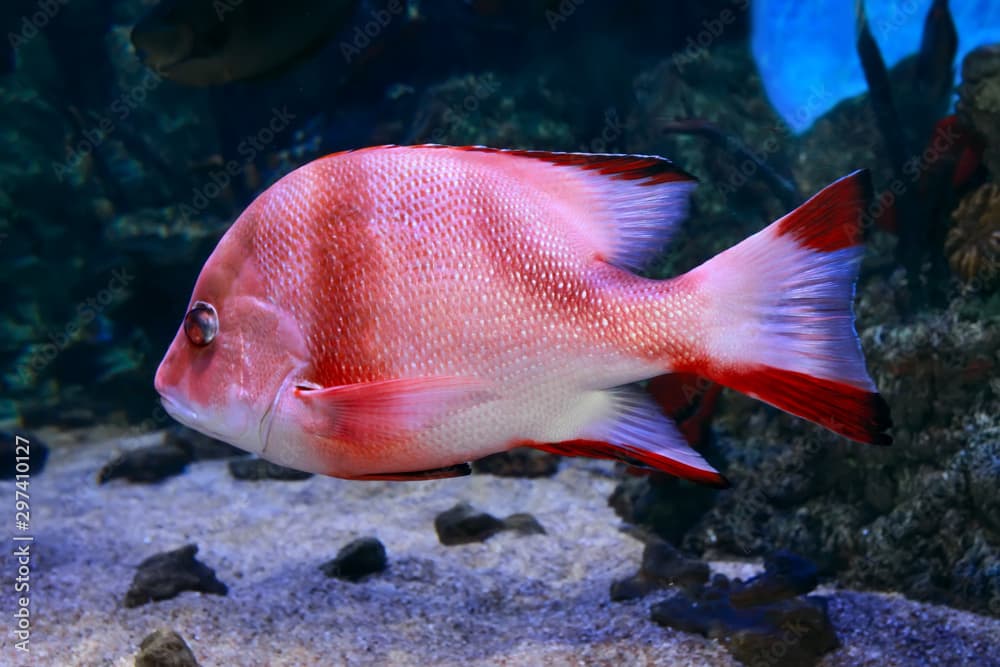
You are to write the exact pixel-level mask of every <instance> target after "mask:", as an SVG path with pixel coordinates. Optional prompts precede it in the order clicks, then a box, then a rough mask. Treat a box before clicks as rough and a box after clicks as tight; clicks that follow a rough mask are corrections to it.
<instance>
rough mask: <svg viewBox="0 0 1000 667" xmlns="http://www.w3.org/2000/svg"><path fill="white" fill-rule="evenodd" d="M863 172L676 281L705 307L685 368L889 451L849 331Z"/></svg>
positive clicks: (885, 410)
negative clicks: (695, 351) (692, 358)
mask: <svg viewBox="0 0 1000 667" xmlns="http://www.w3.org/2000/svg"><path fill="white" fill-rule="evenodd" d="M869 196H870V181H869V177H868V174H867V172H864V171H858V172H855V173H853V174H851V175H849V176H845V177H844V178H841V179H840V180H838V181H836V182H834V183H833V184H831V185H829V186H827V187H826V188H824V189H823V190H822V191H820V192H819V193H818V194H816V195H815V196H813V197H812V198H811V199H810V200H809V201H807V202H805V203H804V204H802V206H800V207H799V208H797V209H795V210H794V211H792V212H790V213H788V214H787V215H786V216H784V217H783V218H781V219H780V220H778V221H776V222H774V223H773V224H771V225H770V226H768V227H766V228H765V229H763V230H762V231H760V232H758V233H757V234H754V235H753V236H751V237H749V238H747V239H745V240H744V241H743V242H741V243H739V244H738V245H736V246H733V247H732V248H730V249H728V250H726V251H724V252H722V253H720V254H718V255H716V256H715V257H713V258H712V259H710V260H709V261H707V262H705V263H704V264H702V265H701V266H699V267H698V268H696V269H694V270H693V271H691V272H690V273H688V274H686V275H685V276H683V277H682V278H681V279H680V280H683V281H685V282H687V283H688V284H689V285H690V286H691V287H692V288H693V289H694V290H696V292H697V293H698V295H699V297H700V302H701V303H702V304H703V305H704V308H705V310H704V318H705V319H704V320H703V322H702V324H703V326H704V328H703V330H702V331H701V334H702V337H701V341H700V344H699V347H700V348H701V349H702V352H703V354H704V358H703V359H700V360H698V361H697V362H696V363H695V364H694V365H693V367H692V368H690V369H680V368H678V369H677V370H692V371H695V372H698V373H700V374H701V375H704V376H705V377H708V378H710V379H712V380H715V381H716V382H719V383H720V384H723V385H725V386H727V387H730V388H732V389H735V390H737V391H740V392H742V393H744V394H748V395H749V396H752V397H754V398H757V399H760V400H762V401H764V402H766V403H770V404H771V405H773V406H775V407H777V408H780V409H782V410H785V411H786V412H790V413H792V414H794V415H798V416H800V417H804V418H805V419H808V420H810V421H812V422H816V423H817V424H820V425H822V426H825V427H826V428H828V429H830V430H831V431H834V432H836V433H839V434H841V435H844V436H846V437H848V438H851V439H852V440H858V441H860V442H867V443H873V444H879V445H888V444H890V443H891V442H892V438H891V437H890V436H889V435H888V433H886V431H887V430H888V429H889V427H890V426H891V425H892V423H891V420H890V418H889V407H888V405H887V404H886V402H885V400H884V399H883V398H882V397H881V396H880V395H879V394H878V392H877V390H876V389H875V385H874V383H873V382H872V380H871V378H870V377H869V376H868V372H867V371H866V370H865V361H864V356H863V354H862V351H861V345H860V343H859V341H858V336H857V333H856V332H855V330H854V312H853V305H852V304H853V300H854V283H855V280H856V278H857V275H858V265H859V264H860V262H861V256H862V253H863V247H862V245H861V241H862V231H863V230H862V229H861V219H862V212H863V210H864V208H865V206H866V205H867V203H868V200H869Z"/></svg>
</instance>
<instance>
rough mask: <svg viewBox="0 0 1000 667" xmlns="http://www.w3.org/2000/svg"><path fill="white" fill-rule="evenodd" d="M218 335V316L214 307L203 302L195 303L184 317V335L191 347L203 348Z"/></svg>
mask: <svg viewBox="0 0 1000 667" xmlns="http://www.w3.org/2000/svg"><path fill="white" fill-rule="evenodd" d="M217 333H219V314H218V313H217V312H215V306H213V305H212V304H210V303H207V302H205V301H195V302H194V305H193V306H191V310H189V311H188V312H187V315H185V316H184V334H185V335H186V336H187V339H188V340H189V341H191V344H192V345H197V346H198V347H205V346H206V345H208V344H209V343H211V342H212V341H213V340H215V334H217Z"/></svg>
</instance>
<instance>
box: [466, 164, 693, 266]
mask: <svg viewBox="0 0 1000 667" xmlns="http://www.w3.org/2000/svg"><path fill="white" fill-rule="evenodd" d="M461 150H466V151H479V152H492V153H499V154H503V155H509V156H511V157H518V158H525V159H531V160H538V161H539V162H545V163H549V164H551V165H553V166H556V167H562V168H564V169H565V171H564V172H563V170H553V171H554V172H556V173H554V174H553V176H555V183H552V185H554V186H555V187H556V188H557V189H558V191H559V192H560V193H561V194H562V193H564V192H565V190H564V188H566V187H567V182H568V181H570V180H571V179H572V180H575V181H576V182H577V183H576V187H577V188H578V189H579V191H578V192H577V193H575V194H576V196H579V197H580V198H581V201H580V202H579V203H580V204H582V207H581V209H582V211H583V212H584V213H583V214H582V215H580V216H579V217H578V219H577V220H575V221H574V222H575V223H576V224H577V225H579V228H580V231H581V232H582V234H583V235H584V236H585V237H586V238H588V239H589V240H590V241H592V242H593V243H594V246H595V251H596V252H597V253H598V255H599V256H600V257H601V259H603V260H604V261H606V262H608V263H609V264H614V265H615V266H619V267H622V268H627V269H642V268H644V267H645V266H646V265H647V264H648V263H649V262H650V261H651V260H652V259H654V258H655V257H656V256H657V255H658V254H659V253H660V252H661V251H662V250H663V249H664V248H665V247H666V245H667V243H669V241H670V238H671V236H672V235H673V231H674V229H675V227H676V226H677V224H679V223H680V222H681V221H682V220H683V219H684V218H685V217H686V216H687V211H688V198H689V196H690V193H691V191H692V190H693V189H694V187H695V185H696V184H697V179H695V177H694V176H692V175H691V174H688V173H687V172H685V171H683V170H682V169H680V168H678V167H677V165H675V164H674V163H673V162H671V161H670V160H668V159H666V158H662V157H658V156H656V155H629V154H617V153H615V154H600V153H559V152H552V151H530V150H505V149H495V148H486V147H483V146H464V147H462V148H461ZM563 174H565V175H566V176H568V177H570V178H561V176H562V175H563ZM533 180H534V181H535V182H536V183H539V184H540V185H542V186H543V187H544V186H545V185H546V183H545V182H544V179H533ZM570 187H572V186H570ZM569 194H570V196H574V193H569ZM587 200H589V201H587Z"/></svg>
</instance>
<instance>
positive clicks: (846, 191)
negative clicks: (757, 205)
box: [777, 169, 872, 252]
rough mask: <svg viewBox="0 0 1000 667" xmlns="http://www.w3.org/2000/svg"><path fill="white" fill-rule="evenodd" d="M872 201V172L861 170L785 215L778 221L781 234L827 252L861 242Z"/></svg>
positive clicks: (821, 191)
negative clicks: (866, 215)
mask: <svg viewBox="0 0 1000 667" xmlns="http://www.w3.org/2000/svg"><path fill="white" fill-rule="evenodd" d="M871 200H872V182H871V175H870V174H869V173H868V170H867V169H861V170H859V171H856V172H854V173H853V174H848V175H847V176H844V177H843V178H841V179H839V180H837V181H834V182H833V183H831V184H830V185H828V186H826V187H825V188H823V189H822V190H820V191H819V192H817V193H816V194H815V195H813V196H812V197H810V198H809V200H808V201H806V202H805V203H804V204H802V205H801V206H799V207H798V208H797V209H795V210H794V211H791V212H789V213H788V214H787V215H785V217H783V218H782V219H781V220H779V221H778V223H777V225H778V230H777V231H778V234H779V235H781V236H784V235H786V234H788V235H790V236H792V237H793V238H794V239H795V240H796V241H798V242H799V243H800V244H801V245H803V246H805V247H806V248H812V249H813V250H821V251H824V252H832V251H834V250H840V249H842V248H850V247H852V246H856V245H859V244H860V243H861V242H862V241H863V240H864V217H865V213H866V211H867V209H868V205H869V203H870V202H871Z"/></svg>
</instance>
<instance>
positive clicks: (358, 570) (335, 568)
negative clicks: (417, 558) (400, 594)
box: [320, 537, 389, 581]
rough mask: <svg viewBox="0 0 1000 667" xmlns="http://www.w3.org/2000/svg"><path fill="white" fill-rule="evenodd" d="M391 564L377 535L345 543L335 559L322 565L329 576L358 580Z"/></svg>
mask: <svg viewBox="0 0 1000 667" xmlns="http://www.w3.org/2000/svg"><path fill="white" fill-rule="evenodd" d="M388 565H389V560H388V558H386V555H385V547H384V546H383V545H382V543H381V542H380V541H379V540H378V538H375V537H362V538H359V539H357V540H354V541H353V542H350V543H348V544H347V545H345V546H344V547H343V548H342V549H341V550H340V551H339V552H337V557H336V558H334V559H333V560H331V561H329V562H326V563H323V564H322V565H320V569H321V570H322V571H323V574H325V575H326V576H328V577H337V578H338V579H346V580H347V581H358V580H360V579H361V578H362V577H364V576H366V575H369V574H375V573H376V572H382V571H383V570H385V569H386V567H388Z"/></svg>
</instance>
